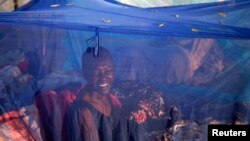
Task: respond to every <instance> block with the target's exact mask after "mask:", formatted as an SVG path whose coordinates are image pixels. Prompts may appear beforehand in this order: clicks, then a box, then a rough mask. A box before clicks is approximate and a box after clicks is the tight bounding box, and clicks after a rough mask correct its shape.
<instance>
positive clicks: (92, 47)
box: [86, 28, 100, 58]
mask: <svg viewBox="0 0 250 141" xmlns="http://www.w3.org/2000/svg"><path fill="white" fill-rule="evenodd" d="M86 42H87V44H88V49H87V51H88V52H89V53H92V54H93V56H94V57H97V58H99V57H100V45H99V29H98V28H96V30H95V36H94V37H91V38H89V39H87V40H86Z"/></svg>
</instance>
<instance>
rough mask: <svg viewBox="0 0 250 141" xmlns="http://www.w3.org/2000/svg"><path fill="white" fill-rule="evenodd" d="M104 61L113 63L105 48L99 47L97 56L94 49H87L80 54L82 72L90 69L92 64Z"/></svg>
mask: <svg viewBox="0 0 250 141" xmlns="http://www.w3.org/2000/svg"><path fill="white" fill-rule="evenodd" d="M106 60H108V61H111V62H112V63H113V61H112V60H113V59H112V56H111V54H110V52H109V51H108V50H107V49H106V48H103V47H100V48H99V52H98V55H96V54H95V48H87V49H86V51H85V52H84V53H83V54H82V70H86V69H88V68H91V67H92V66H93V65H94V64H97V63H98V62H102V61H106Z"/></svg>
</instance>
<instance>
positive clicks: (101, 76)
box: [84, 59, 114, 94]
mask: <svg viewBox="0 0 250 141" xmlns="http://www.w3.org/2000/svg"><path fill="white" fill-rule="evenodd" d="M86 69H87V70H86V71H85V72H86V73H85V74H84V75H85V78H86V79H87V81H88V84H90V86H91V87H92V89H94V90H95V91H97V92H98V93H100V94H107V93H109V92H110V89H111V86H112V83H113V80H114V68H113V64H112V61H111V60H109V59H106V60H99V61H98V62H94V63H93V64H91V67H90V68H86Z"/></svg>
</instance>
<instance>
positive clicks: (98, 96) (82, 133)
mask: <svg viewBox="0 0 250 141" xmlns="http://www.w3.org/2000/svg"><path fill="white" fill-rule="evenodd" d="M93 52H95V51H94V49H93V48H88V49H87V50H86V51H85V52H84V53H83V55H82V67H83V76H84V78H85V79H86V80H87V83H86V85H85V86H83V88H82V89H81V91H80V93H79V95H78V97H77V99H76V101H75V102H74V103H73V105H72V107H71V113H70V116H71V117H70V118H71V120H70V121H71V126H70V127H71V128H70V139H71V140H73V141H118V140H119V141H120V140H126V139H125V137H126V135H125V130H126V129H125V126H124V124H123V121H124V120H122V118H121V117H123V116H122V114H121V104H120V102H119V100H118V99H117V98H116V97H115V96H114V95H112V91H111V87H112V83H113V81H114V77H115V76H114V67H113V61H112V57H111V54H110V53H109V52H108V50H106V49H104V48H100V50H99V56H98V57H97V56H95V55H94V54H93Z"/></svg>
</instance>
